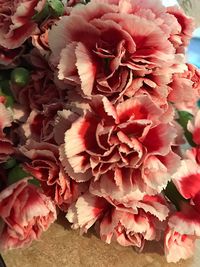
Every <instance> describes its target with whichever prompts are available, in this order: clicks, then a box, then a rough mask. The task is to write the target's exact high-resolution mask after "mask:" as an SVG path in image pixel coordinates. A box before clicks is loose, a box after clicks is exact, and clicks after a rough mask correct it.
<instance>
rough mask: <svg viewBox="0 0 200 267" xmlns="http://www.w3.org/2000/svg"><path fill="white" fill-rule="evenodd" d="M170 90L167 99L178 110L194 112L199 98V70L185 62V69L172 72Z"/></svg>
mask: <svg viewBox="0 0 200 267" xmlns="http://www.w3.org/2000/svg"><path fill="white" fill-rule="evenodd" d="M169 86H170V88H171V92H170V94H169V96H168V100H169V101H171V102H173V104H174V106H175V107H176V108H177V109H179V110H185V111H188V112H190V113H195V112H196V110H197V105H196V102H197V101H198V100H199V98H200V72H199V70H198V69H197V68H196V67H195V66H193V65H191V64H187V70H186V71H185V72H184V73H182V74H174V75H173V79H172V82H171V83H170V85H169Z"/></svg>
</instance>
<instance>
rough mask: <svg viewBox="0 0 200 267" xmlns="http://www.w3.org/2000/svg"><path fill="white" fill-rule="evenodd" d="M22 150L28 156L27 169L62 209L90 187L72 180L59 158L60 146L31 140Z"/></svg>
mask: <svg viewBox="0 0 200 267" xmlns="http://www.w3.org/2000/svg"><path fill="white" fill-rule="evenodd" d="M20 151H21V152H22V153H23V154H24V155H25V156H26V157H27V159H28V160H27V161H26V162H25V163H24V165H23V167H24V169H25V171H27V172H28V173H29V174H31V175H32V176H33V177H35V178H36V179H38V180H39V181H40V184H41V186H42V189H43V191H44V193H45V194H46V195H47V196H50V197H51V198H52V200H53V201H54V202H55V204H56V205H58V206H59V207H60V209H62V210H67V208H68V206H69V205H70V204H71V203H72V202H73V201H75V200H76V199H77V198H78V196H79V195H80V194H82V193H83V192H84V191H85V190H86V189H87V188H88V187H87V183H76V182H75V181H74V180H71V179H70V177H69V176H68V174H66V172H65V171H64V168H63V166H62V164H61V162H60V160H59V151H58V147H57V146H55V145H53V144H50V143H45V142H41V143H38V142H35V141H33V140H32V141H30V142H28V143H27V144H26V145H25V146H23V147H21V149H20Z"/></svg>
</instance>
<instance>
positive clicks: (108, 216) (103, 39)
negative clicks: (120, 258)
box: [0, 0, 200, 262]
mask: <svg viewBox="0 0 200 267" xmlns="http://www.w3.org/2000/svg"><path fill="white" fill-rule="evenodd" d="M193 29H194V23H193V20H192V19H191V18H189V17H188V16H186V15H185V14H184V12H183V11H182V10H181V9H180V8H179V7H177V6H173V7H168V8H166V7H164V6H163V5H162V3H161V1H159V0H151V1H150V0H91V1H83V0H82V1H76V0H70V1H61V0H24V1H17V0H0V190H1V191H0V218H1V228H0V229H1V230H0V249H1V250H7V249H13V248H20V247H24V246H27V245H30V243H31V242H32V241H33V240H37V239H39V238H40V236H41V234H42V232H43V231H45V230H47V229H48V227H49V226H50V224H52V223H53V222H54V221H55V220H56V218H57V215H58V213H59V212H63V213H65V214H66V222H67V220H68V221H69V222H70V223H71V224H72V228H73V229H80V232H81V234H84V233H85V232H87V231H88V230H89V229H90V228H91V227H93V226H94V227H95V229H96V231H97V233H98V235H99V237H100V238H101V239H102V240H103V241H105V242H106V243H108V244H109V243H111V242H118V243H119V244H120V245H122V246H133V247H134V248H135V249H137V250H138V251H139V252H141V251H142V249H143V247H144V245H145V242H146V241H151V240H157V241H158V242H163V244H164V253H165V255H166V259H167V261H168V262H177V261H179V260H180V259H187V258H188V257H191V256H192V255H193V252H194V246H195V241H196V239H198V238H199V237H200V110H199V98H200V72H199V70H198V69H197V68H196V67H195V66H193V65H191V64H188V63H187V59H186V56H185V51H186V48H187V45H188V43H189V41H190V38H191V36H192V31H193Z"/></svg>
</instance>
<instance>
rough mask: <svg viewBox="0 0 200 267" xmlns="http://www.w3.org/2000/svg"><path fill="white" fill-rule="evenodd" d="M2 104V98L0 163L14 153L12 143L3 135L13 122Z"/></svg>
mask: <svg viewBox="0 0 200 267" xmlns="http://www.w3.org/2000/svg"><path fill="white" fill-rule="evenodd" d="M3 102H4V98H2V99H1V100H0V163H1V162H5V161H6V160H7V159H8V158H9V155H11V154H12V153H13V152H14V150H13V146H12V141H11V140H10V139H9V138H8V137H7V136H6V134H5V133H4V129H5V128H7V127H10V126H11V123H12V121H13V118H12V112H11V111H10V110H9V109H7V108H6V107H5V105H4V104H3Z"/></svg>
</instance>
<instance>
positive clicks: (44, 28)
mask: <svg viewBox="0 0 200 267" xmlns="http://www.w3.org/2000/svg"><path fill="white" fill-rule="evenodd" d="M56 21H57V19H55V18H50V19H47V20H45V21H44V22H43V23H42V24H41V25H40V26H39V32H38V33H37V34H33V35H32V43H33V45H34V46H35V47H36V48H37V49H38V51H39V52H40V53H41V55H43V56H46V55H48V54H49V53H50V48H49V38H48V35H49V30H50V29H51V26H52V25H53V24H54V23H55V22H56Z"/></svg>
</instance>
